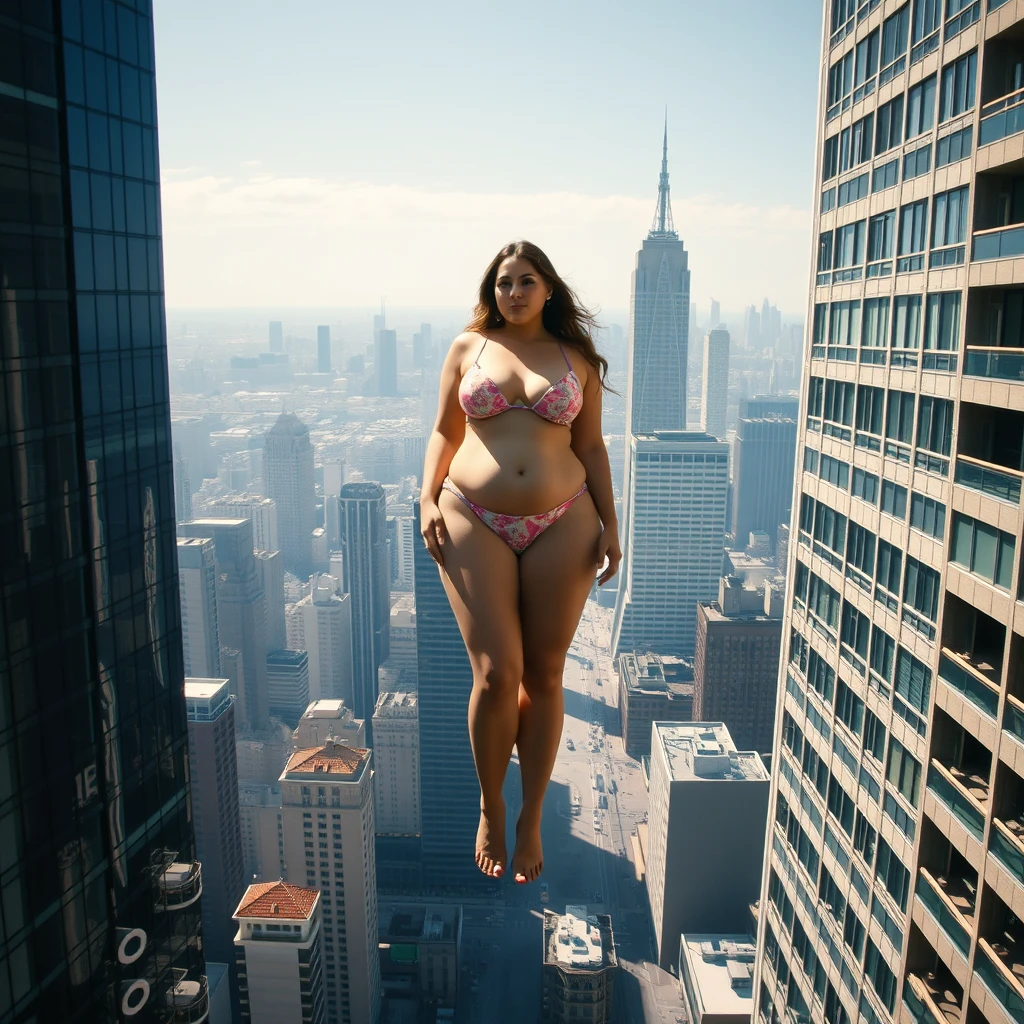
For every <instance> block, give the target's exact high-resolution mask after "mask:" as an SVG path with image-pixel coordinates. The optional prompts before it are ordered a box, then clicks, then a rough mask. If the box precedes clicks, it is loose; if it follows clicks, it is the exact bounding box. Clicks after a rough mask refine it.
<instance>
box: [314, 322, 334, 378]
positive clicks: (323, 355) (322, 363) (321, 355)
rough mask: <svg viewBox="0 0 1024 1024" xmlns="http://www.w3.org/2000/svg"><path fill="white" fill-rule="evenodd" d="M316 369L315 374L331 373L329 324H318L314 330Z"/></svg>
mask: <svg viewBox="0 0 1024 1024" xmlns="http://www.w3.org/2000/svg"><path fill="white" fill-rule="evenodd" d="M316 369H317V373H330V372H331V328H330V325H329V324H320V326H318V327H317V329H316Z"/></svg>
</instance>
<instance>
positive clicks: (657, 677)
mask: <svg viewBox="0 0 1024 1024" xmlns="http://www.w3.org/2000/svg"><path fill="white" fill-rule="evenodd" d="M619 676H620V678H621V679H622V680H623V681H624V682H625V684H626V687H627V689H629V690H635V691H637V692H639V693H650V694H652V695H655V694H662V695H664V696H666V697H667V698H668V699H669V700H673V699H679V698H682V697H692V696H693V666H692V665H691V664H690V662H688V661H685V660H684V659H682V658H674V657H669V656H667V655H662V654H653V653H650V652H647V653H640V652H638V651H633V652H632V653H629V654H623V655H621V656H620V658H619Z"/></svg>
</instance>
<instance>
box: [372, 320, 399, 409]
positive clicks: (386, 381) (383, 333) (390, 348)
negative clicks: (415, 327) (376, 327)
mask: <svg viewBox="0 0 1024 1024" xmlns="http://www.w3.org/2000/svg"><path fill="white" fill-rule="evenodd" d="M373 372H374V376H375V377H376V379H377V394H378V395H380V396H382V397H390V396H393V395H397V394H398V334H397V332H396V331H389V330H380V331H378V332H377V339H376V343H375V345H374V349H373Z"/></svg>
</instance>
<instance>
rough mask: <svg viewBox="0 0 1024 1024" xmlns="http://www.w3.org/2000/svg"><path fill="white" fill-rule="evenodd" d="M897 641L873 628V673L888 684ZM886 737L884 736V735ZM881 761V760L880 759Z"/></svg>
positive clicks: (875, 627)
mask: <svg viewBox="0 0 1024 1024" xmlns="http://www.w3.org/2000/svg"><path fill="white" fill-rule="evenodd" d="M895 656H896V641H895V640H893V638H892V637H891V636H889V634H888V633H886V631H885V630H884V629H881V628H879V627H878V626H872V627H871V671H872V672H874V673H875V674H876V675H878V676H881V678H882V679H884V680H885V681H886V682H887V683H891V682H892V669H893V663H894V660H895ZM883 735H884V734H883ZM879 760H881V758H879Z"/></svg>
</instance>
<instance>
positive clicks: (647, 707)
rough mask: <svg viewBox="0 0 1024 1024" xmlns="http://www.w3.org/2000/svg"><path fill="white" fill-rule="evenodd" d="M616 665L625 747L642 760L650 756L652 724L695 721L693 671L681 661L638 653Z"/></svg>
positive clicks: (632, 755) (620, 660)
mask: <svg viewBox="0 0 1024 1024" xmlns="http://www.w3.org/2000/svg"><path fill="white" fill-rule="evenodd" d="M616 666H617V670H618V676H619V716H620V720H621V722H622V748H623V750H624V751H625V752H626V753H627V754H628V755H629V756H630V757H633V758H636V759H637V760H638V761H639V760H640V758H642V757H649V756H650V753H651V723H652V722H692V721H693V668H692V666H691V665H690V663H689V662H686V661H683V660H682V659H681V658H670V657H668V656H667V655H666V656H665V657H662V656H661V655H658V654H650V653H648V654H639V653H635V652H634V653H629V654H623V655H621V656H620V657H619V659H618V661H617V662H616Z"/></svg>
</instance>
